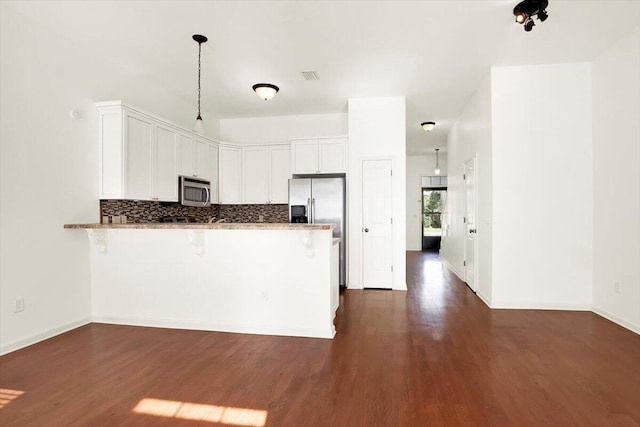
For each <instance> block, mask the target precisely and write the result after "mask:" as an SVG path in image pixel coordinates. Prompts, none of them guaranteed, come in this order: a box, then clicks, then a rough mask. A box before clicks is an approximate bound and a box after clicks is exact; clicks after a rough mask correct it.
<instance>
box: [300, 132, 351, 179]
mask: <svg viewBox="0 0 640 427" xmlns="http://www.w3.org/2000/svg"><path fill="white" fill-rule="evenodd" d="M346 146H347V138H346V137H340V138H321V139H295V140H292V141H291V172H292V173H294V174H316V173H345V172H346V171H347V158H346Z"/></svg>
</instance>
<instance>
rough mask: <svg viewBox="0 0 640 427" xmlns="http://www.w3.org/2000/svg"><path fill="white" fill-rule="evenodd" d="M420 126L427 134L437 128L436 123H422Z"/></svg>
mask: <svg viewBox="0 0 640 427" xmlns="http://www.w3.org/2000/svg"><path fill="white" fill-rule="evenodd" d="M420 126H422V129H424V130H425V131H426V132H431V131H432V130H433V128H434V127H436V122H422V123H420Z"/></svg>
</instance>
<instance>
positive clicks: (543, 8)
mask: <svg viewBox="0 0 640 427" xmlns="http://www.w3.org/2000/svg"><path fill="white" fill-rule="evenodd" d="M547 6H549V0H524V1H521V2H520V3H518V4H517V5H516V7H514V8H513V15H514V16H515V17H516V22H517V23H518V24H523V25H524V30H525V31H527V32H529V31H531V30H532V29H533V27H534V26H535V25H536V23H535V22H533V17H534V16H537V17H538V20H540V22H544V21H546V20H547V18H548V17H549V14H547Z"/></svg>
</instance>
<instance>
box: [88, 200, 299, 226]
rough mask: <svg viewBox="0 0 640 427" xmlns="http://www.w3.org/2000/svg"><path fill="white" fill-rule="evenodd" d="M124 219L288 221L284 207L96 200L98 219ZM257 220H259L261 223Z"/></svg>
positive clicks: (286, 209)
mask: <svg viewBox="0 0 640 427" xmlns="http://www.w3.org/2000/svg"><path fill="white" fill-rule="evenodd" d="M119 215H125V216H126V217H127V222H135V223H144V222H160V220H161V218H163V217H186V218H188V219H189V220H190V221H192V222H208V221H209V219H210V218H211V217H214V218H215V221H217V220H219V219H225V220H226V222H236V223H251V222H268V223H286V222H288V221H289V214H288V205H271V204H270V205H211V206H207V207H192V206H182V205H180V204H178V203H162V202H151V201H136V200H100V218H102V217H103V216H119ZM260 216H262V221H261V218H260Z"/></svg>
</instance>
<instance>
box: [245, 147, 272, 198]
mask: <svg viewBox="0 0 640 427" xmlns="http://www.w3.org/2000/svg"><path fill="white" fill-rule="evenodd" d="M242 178H243V179H242V201H243V202H244V203H268V202H269V149H268V148H267V147H256V148H253V147H252V148H243V149H242Z"/></svg>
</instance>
